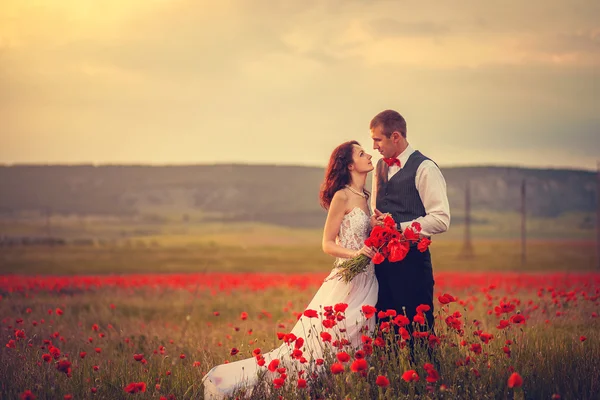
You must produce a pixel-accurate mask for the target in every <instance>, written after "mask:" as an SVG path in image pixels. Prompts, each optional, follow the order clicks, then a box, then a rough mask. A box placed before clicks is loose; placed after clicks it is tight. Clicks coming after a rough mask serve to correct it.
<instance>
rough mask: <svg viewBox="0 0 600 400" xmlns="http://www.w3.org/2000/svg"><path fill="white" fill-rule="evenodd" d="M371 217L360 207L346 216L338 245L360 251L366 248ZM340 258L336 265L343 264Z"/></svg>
mask: <svg viewBox="0 0 600 400" xmlns="http://www.w3.org/2000/svg"><path fill="white" fill-rule="evenodd" d="M369 218H370V217H369V216H368V215H367V214H366V213H365V212H364V211H363V210H362V209H361V208H359V207H354V208H353V209H352V211H350V212H349V213H348V214H346V215H344V219H343V220H342V225H341V226H340V232H339V233H338V237H337V238H336V243H337V244H339V245H340V246H342V247H345V248H347V249H353V250H359V249H360V248H362V247H363V246H364V242H365V239H366V238H367V237H368V236H369V228H370V226H369ZM344 260H346V259H344V258H338V259H337V260H336V265H337V264H338V263H340V262H343V261H344Z"/></svg>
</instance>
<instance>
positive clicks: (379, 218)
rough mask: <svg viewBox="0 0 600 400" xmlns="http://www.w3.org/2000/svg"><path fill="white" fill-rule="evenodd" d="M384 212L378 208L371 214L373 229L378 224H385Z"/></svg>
mask: <svg viewBox="0 0 600 400" xmlns="http://www.w3.org/2000/svg"><path fill="white" fill-rule="evenodd" d="M383 217H384V215H383V213H382V212H381V211H379V210H378V209H375V211H374V213H373V215H371V219H370V221H369V222H370V225H371V229H372V228H375V227H376V226H377V225H383Z"/></svg>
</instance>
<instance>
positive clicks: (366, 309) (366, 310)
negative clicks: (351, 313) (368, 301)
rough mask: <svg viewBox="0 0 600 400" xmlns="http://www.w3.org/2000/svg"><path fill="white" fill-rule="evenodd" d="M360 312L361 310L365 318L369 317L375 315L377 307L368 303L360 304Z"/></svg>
mask: <svg viewBox="0 0 600 400" xmlns="http://www.w3.org/2000/svg"><path fill="white" fill-rule="evenodd" d="M362 312H363V314H364V316H365V318H366V319H369V318H372V317H373V316H374V315H375V312H377V309H376V308H375V307H373V306H370V305H364V306H362Z"/></svg>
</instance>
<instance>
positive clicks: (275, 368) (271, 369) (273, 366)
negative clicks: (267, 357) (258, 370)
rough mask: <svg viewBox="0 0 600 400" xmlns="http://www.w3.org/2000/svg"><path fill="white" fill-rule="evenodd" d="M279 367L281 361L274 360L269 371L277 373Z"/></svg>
mask: <svg viewBox="0 0 600 400" xmlns="http://www.w3.org/2000/svg"><path fill="white" fill-rule="evenodd" d="M277 367H279V360H278V359H274V360H271V362H270V363H269V367H268V368H269V371H271V372H275V371H276V370H277Z"/></svg>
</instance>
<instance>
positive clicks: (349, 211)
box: [202, 141, 378, 399]
mask: <svg viewBox="0 0 600 400" xmlns="http://www.w3.org/2000/svg"><path fill="white" fill-rule="evenodd" d="M372 170H373V164H372V163H371V155H369V154H367V153H366V152H365V151H364V150H363V148H362V147H361V146H360V144H359V143H358V142H356V141H349V142H345V143H342V144H341V145H339V146H338V147H337V148H336V149H335V150H334V151H333V153H332V154H331V157H330V159H329V165H328V167H327V171H326V173H325V181H324V182H323V184H322V185H321V192H320V200H321V205H322V206H323V207H324V208H325V209H326V210H328V213H327V220H326V222H325V228H324V230H323V251H324V252H325V253H327V254H329V255H331V256H334V257H336V261H335V263H334V268H333V270H332V271H331V273H330V274H329V276H328V277H327V278H326V279H325V281H324V282H323V284H322V285H321V287H320V288H319V290H318V291H317V293H316V294H315V296H314V298H313V299H312V300H311V302H310V304H309V305H308V306H307V308H306V311H305V312H304V313H303V315H302V316H301V317H300V319H299V320H298V322H297V323H296V325H294V327H293V328H292V330H291V332H290V333H289V334H287V335H286V336H285V337H284V338H283V341H284V343H283V344H282V345H281V346H280V347H279V348H277V349H275V350H272V351H270V352H268V353H265V354H262V356H261V355H257V356H256V357H253V358H248V359H245V360H240V361H236V362H232V363H229V364H221V365H218V366H216V367H214V368H213V369H211V370H210V371H209V372H208V373H207V374H206V375H205V376H204V378H203V379H202V381H203V383H204V397H205V398H206V399H222V398H224V397H226V396H230V395H232V394H233V393H234V392H235V391H236V390H238V389H241V388H246V390H247V391H251V390H252V388H254V387H255V386H256V385H258V384H259V382H260V379H259V376H260V375H261V374H271V375H270V378H271V379H269V380H267V381H268V382H269V383H270V382H272V381H273V378H275V377H276V376H278V375H276V374H275V371H276V369H277V368H282V367H283V368H286V372H287V373H288V374H289V375H290V376H293V375H292V374H293V373H295V372H300V371H302V370H304V372H309V371H310V372H315V371H317V372H318V371H319V370H320V369H322V368H324V367H321V368H319V366H320V365H322V362H323V361H322V357H325V352H327V351H328V349H329V350H331V351H333V352H335V347H333V346H332V344H331V343H332V341H333V343H334V344H336V343H335V342H336V338H337V339H341V340H343V339H342V337H341V336H340V335H336V334H335V333H334V332H333V331H332V329H330V328H332V325H338V323H339V325H338V326H337V328H338V331H339V332H343V333H344V334H343V338H345V339H346V340H347V341H348V342H349V343H348V342H345V343H348V344H349V345H351V346H352V347H353V348H356V347H358V346H360V345H361V338H362V335H363V334H368V333H370V332H372V330H373V328H374V324H375V322H374V321H373V318H370V319H367V320H366V321H365V318H364V316H363V313H362V307H363V306H365V305H367V306H374V305H375V304H376V303H377V292H378V284H377V279H376V278H375V273H374V269H373V263H371V264H370V265H369V267H368V268H367V270H366V271H365V272H363V273H361V274H359V275H358V276H356V277H355V278H354V279H353V280H352V281H351V282H350V283H344V282H343V281H341V280H339V279H338V278H335V277H334V275H335V274H336V273H337V271H338V268H337V266H338V265H339V264H340V263H341V262H343V261H345V259H348V258H352V257H355V256H357V255H359V254H364V255H366V256H368V257H370V258H372V257H373V256H374V254H375V252H374V250H373V249H372V248H370V247H367V246H365V245H364V240H365V239H366V238H367V237H368V234H369V229H370V224H369V219H370V212H369V206H368V201H367V200H368V197H369V193H368V192H367V191H366V190H365V188H364V186H365V182H366V179H367V174H368V173H369V172H370V171H372ZM346 305H347V306H346ZM333 306H335V310H333V309H332V307H333ZM323 310H325V311H324V312H323ZM319 315H320V318H319ZM333 315H335V317H336V318H333V317H332V316H333ZM344 317H345V318H344ZM342 325H343V328H342ZM331 333H334V335H333V338H332V336H331ZM337 347H338V348H339V345H337ZM351 354H352V353H351ZM300 373H302V372H300ZM308 375H309V374H306V375H305V376H308ZM279 376H280V375H279ZM296 376H298V375H296ZM280 377H281V376H280ZM284 379H285V378H284ZM280 382H281V381H280ZM267 390H268V389H267Z"/></svg>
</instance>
